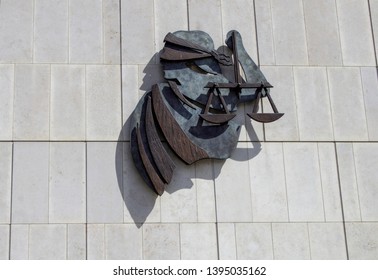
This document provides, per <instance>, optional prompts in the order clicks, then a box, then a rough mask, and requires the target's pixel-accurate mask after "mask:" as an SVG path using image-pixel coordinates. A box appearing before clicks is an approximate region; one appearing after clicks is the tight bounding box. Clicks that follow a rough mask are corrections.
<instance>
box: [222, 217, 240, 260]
mask: <svg viewBox="0 0 378 280" xmlns="http://www.w3.org/2000/svg"><path fill="white" fill-rule="evenodd" d="M217 231H218V247H219V259H220V260H236V257H237V256H236V236H235V224H233V223H218V224H217Z"/></svg>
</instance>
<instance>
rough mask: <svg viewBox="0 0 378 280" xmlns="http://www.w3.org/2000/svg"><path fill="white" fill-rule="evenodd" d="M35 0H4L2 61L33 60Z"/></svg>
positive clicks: (0, 13) (0, 40) (0, 28)
mask: <svg viewBox="0 0 378 280" xmlns="http://www.w3.org/2000/svg"><path fill="white" fill-rule="evenodd" d="M32 42H33V1H32V0H2V1H1V10H0V62H12V63H13V62H14V63H20V62H21V63H25V62H31V61H32V46H33V43H32Z"/></svg>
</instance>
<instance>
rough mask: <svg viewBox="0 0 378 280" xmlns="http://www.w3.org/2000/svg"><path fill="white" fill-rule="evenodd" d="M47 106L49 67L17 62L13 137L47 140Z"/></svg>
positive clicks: (48, 104) (48, 103) (48, 99)
mask: <svg viewBox="0 0 378 280" xmlns="http://www.w3.org/2000/svg"><path fill="white" fill-rule="evenodd" d="M49 108H50V66H49V65H46V64H45V65H43V64H17V65H16V66H15V96H14V118H13V139H14V140H48V139H49V137H50V135H49V134H50V132H49V111H50V110H49Z"/></svg>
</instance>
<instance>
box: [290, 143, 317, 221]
mask: <svg viewBox="0 0 378 280" xmlns="http://www.w3.org/2000/svg"><path fill="white" fill-rule="evenodd" d="M283 148H284V159H285V173H286V186H287V199H288V206H289V220H290V221H295V222H304V221H324V209H323V197H322V185H321V179H320V170H319V157H318V149H317V145H316V143H284V144H283Z"/></svg>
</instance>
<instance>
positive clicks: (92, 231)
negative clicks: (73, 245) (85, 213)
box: [87, 224, 105, 260]
mask: <svg viewBox="0 0 378 280" xmlns="http://www.w3.org/2000/svg"><path fill="white" fill-rule="evenodd" d="M87 259H88V260H104V259H105V225H104V224H87Z"/></svg>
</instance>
